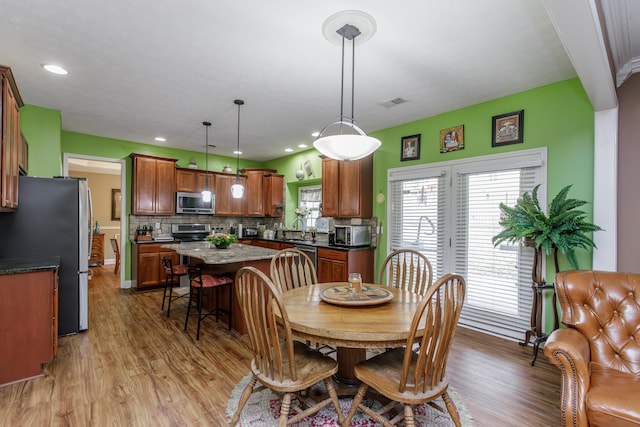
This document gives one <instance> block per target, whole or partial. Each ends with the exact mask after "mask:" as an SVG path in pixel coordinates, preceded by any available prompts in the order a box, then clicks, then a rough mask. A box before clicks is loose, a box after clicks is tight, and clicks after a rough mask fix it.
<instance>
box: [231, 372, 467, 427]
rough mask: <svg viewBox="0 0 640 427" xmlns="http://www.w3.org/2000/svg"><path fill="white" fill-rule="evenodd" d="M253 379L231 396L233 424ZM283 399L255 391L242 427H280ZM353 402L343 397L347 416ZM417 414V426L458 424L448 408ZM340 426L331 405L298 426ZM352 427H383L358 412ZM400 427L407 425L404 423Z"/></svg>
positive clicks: (453, 395) (419, 409)
mask: <svg viewBox="0 0 640 427" xmlns="http://www.w3.org/2000/svg"><path fill="white" fill-rule="evenodd" d="M250 379H251V375H247V376H245V377H244V378H243V379H242V380H241V381H240V382H239V383H238V384H237V385H236V387H235V388H234V390H233V392H232V393H231V398H230V399H229V403H228V404H227V416H228V418H229V421H231V418H232V417H233V414H234V413H235V411H236V408H237V407H238V402H239V400H240V395H241V394H242V390H243V389H244V387H245V386H246V385H247V383H248V382H249V380H250ZM258 386H259V383H258V384H256V388H257V387H258ZM449 395H450V396H451V398H452V399H453V401H454V402H455V404H456V407H457V408H458V412H459V413H460V419H461V421H462V425H463V426H465V427H467V426H469V427H471V426H473V419H472V418H471V416H470V415H469V412H468V411H467V408H466V407H465V405H464V402H463V401H462V399H461V398H460V396H458V394H457V393H456V392H455V390H453V389H452V388H451V387H449ZM280 398H281V396H279V395H278V394H276V393H274V392H272V391H271V390H268V389H264V390H261V391H258V392H254V393H253V394H251V397H250V398H249V401H248V402H247V404H246V405H245V407H244V409H243V410H242V415H241V417H240V422H239V423H238V426H242V427H267V426H269V427H271V426H277V425H278V417H279V416H280V403H281V400H280ZM351 401H352V399H351V398H340V410H341V411H342V413H343V414H344V415H345V416H346V414H347V412H349V408H350V407H351ZM300 403H301V402H300V400H299V399H297V398H294V399H292V404H291V406H292V407H293V406H294V405H295V404H298V405H299V404H300ZM364 403H365V404H366V405H367V406H369V407H371V408H372V409H376V408H380V407H381V404H380V403H379V402H377V401H375V400H373V399H365V401H364ZM435 403H436V404H437V405H439V406H440V407H442V408H444V407H445V406H444V402H442V399H438V400H436V402H435ZM413 412H414V414H415V420H416V426H435V427H450V426H453V425H454V424H453V421H451V418H450V417H449V413H448V412H447V411H446V409H445V410H444V412H440V411H439V410H437V409H435V408H433V407H431V406H429V405H426V404H423V405H420V406H418V407H417V408H415V409H414V411H413ZM339 425H340V424H339V423H338V415H337V414H336V412H335V410H334V407H333V405H329V406H327V407H325V408H323V409H321V410H320V412H318V413H317V414H315V415H312V416H310V417H307V418H306V419H304V420H302V421H300V422H299V423H297V424H295V426H296V427H334V426H336V427H337V426H339ZM350 425H351V426H357V427H375V426H379V425H380V424H378V423H376V422H375V421H373V420H372V419H371V418H370V417H369V416H368V415H366V414H364V413H362V411H358V412H357V413H356V415H355V416H354V417H353V419H352V420H351V424H350ZM398 425H399V426H404V424H403V423H402V422H401V423H400V424H398Z"/></svg>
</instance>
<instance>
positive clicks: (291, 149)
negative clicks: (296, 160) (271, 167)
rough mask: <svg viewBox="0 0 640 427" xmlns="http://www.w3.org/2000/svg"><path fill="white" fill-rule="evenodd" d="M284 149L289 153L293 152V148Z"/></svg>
mask: <svg viewBox="0 0 640 427" xmlns="http://www.w3.org/2000/svg"><path fill="white" fill-rule="evenodd" d="M284 151H285V152H287V153H293V148H289V147H287V148H285V149H284Z"/></svg>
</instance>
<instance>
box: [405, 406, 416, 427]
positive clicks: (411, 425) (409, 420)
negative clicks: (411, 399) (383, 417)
mask: <svg viewBox="0 0 640 427" xmlns="http://www.w3.org/2000/svg"><path fill="white" fill-rule="evenodd" d="M403 406H404V425H405V427H415V425H416V421H415V419H414V416H413V409H411V405H407V404H405V405H403Z"/></svg>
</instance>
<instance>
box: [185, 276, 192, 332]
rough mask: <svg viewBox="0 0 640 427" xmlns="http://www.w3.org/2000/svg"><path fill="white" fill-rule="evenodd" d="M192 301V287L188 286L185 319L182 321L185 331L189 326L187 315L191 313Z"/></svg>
mask: <svg viewBox="0 0 640 427" xmlns="http://www.w3.org/2000/svg"><path fill="white" fill-rule="evenodd" d="M192 300H193V287H192V286H191V285H189V303H188V304H187V317H186V318H185V319H184V330H185V331H186V330H187V325H188V324H189V313H190V312H191V301H192Z"/></svg>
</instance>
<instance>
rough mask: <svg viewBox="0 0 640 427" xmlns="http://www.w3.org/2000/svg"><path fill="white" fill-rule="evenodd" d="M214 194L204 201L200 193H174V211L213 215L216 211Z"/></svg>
mask: <svg viewBox="0 0 640 427" xmlns="http://www.w3.org/2000/svg"><path fill="white" fill-rule="evenodd" d="M215 207H216V196H215V195H214V194H212V195H211V200H210V201H208V202H205V201H204V200H202V194H200V193H185V192H182V191H178V192H177V193H176V213H179V214H201V215H213V214H214V213H215V211H216V209H215Z"/></svg>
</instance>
